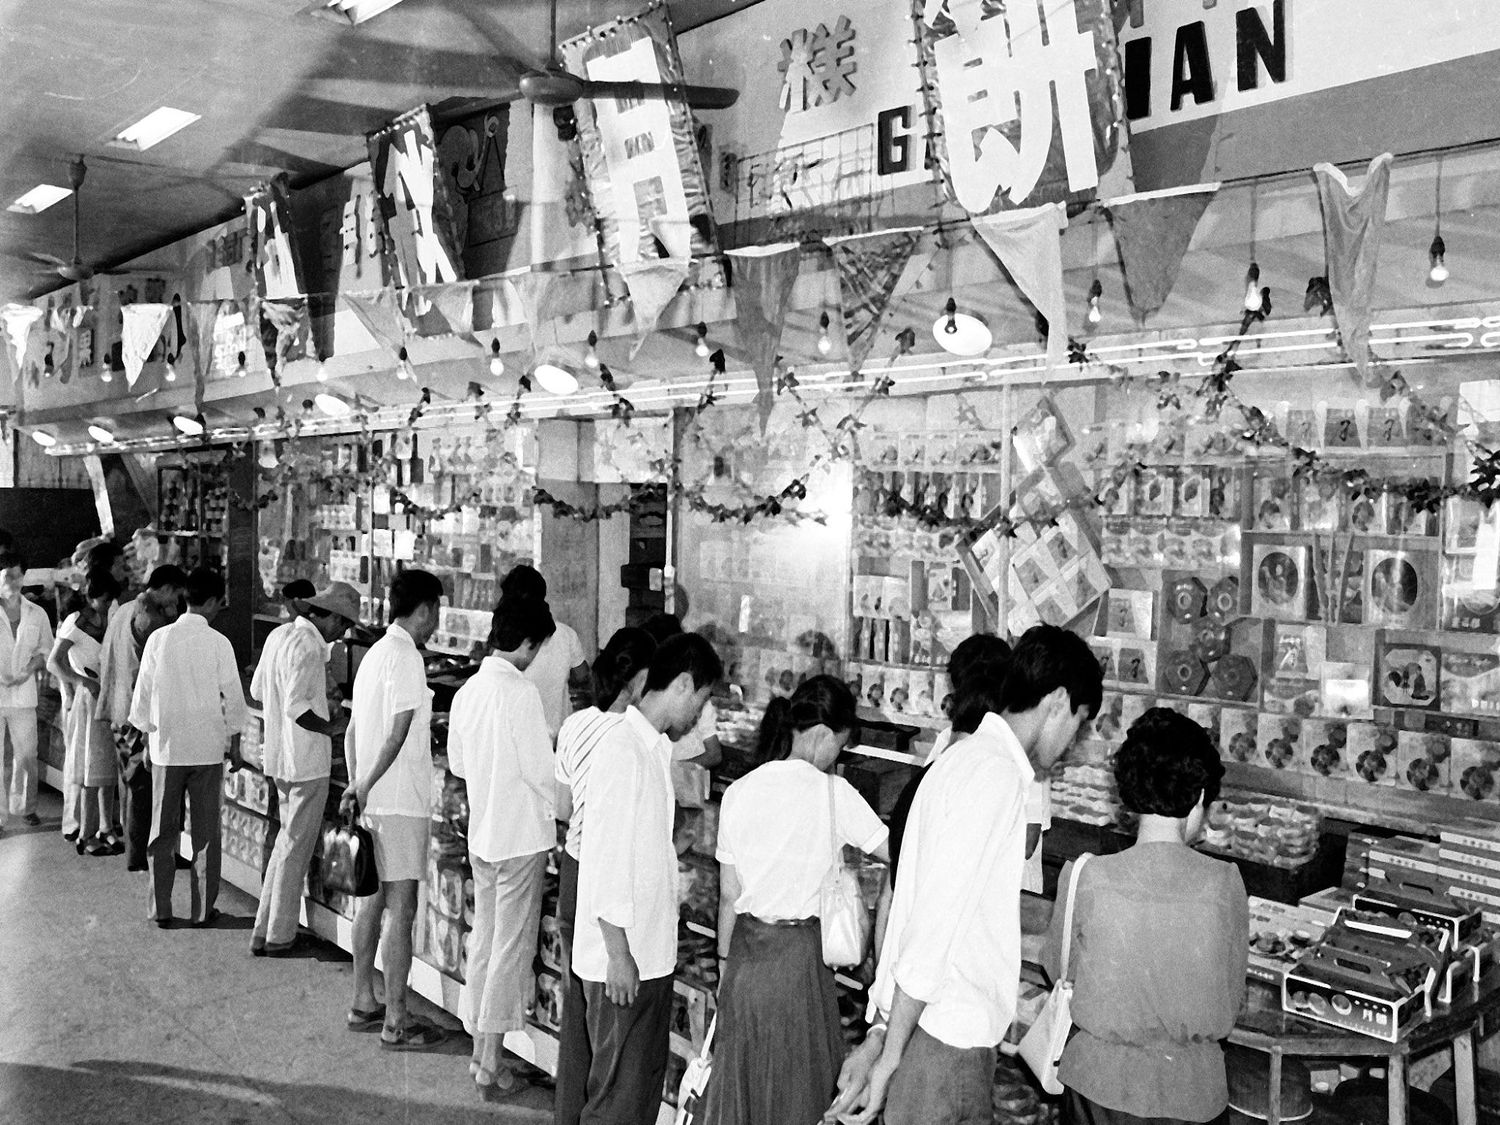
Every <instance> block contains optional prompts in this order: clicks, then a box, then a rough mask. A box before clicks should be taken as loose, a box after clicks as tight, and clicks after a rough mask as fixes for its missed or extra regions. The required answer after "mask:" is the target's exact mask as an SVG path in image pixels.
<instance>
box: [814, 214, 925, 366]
mask: <svg viewBox="0 0 1500 1125" xmlns="http://www.w3.org/2000/svg"><path fill="white" fill-rule="evenodd" d="M921 239H922V232H921V231H920V230H896V231H888V232H883V233H881V234H867V235H856V236H854V237H853V238H843V239H837V240H834V239H829V240H828V243H829V245H830V246H831V247H832V248H833V264H834V266H835V267H837V269H838V271H839V303H840V304H841V305H842V306H843V314H844V341H845V344H846V345H847V347H848V349H849V370H850V371H852V372H854V373H855V374H858V373H859V370H860V368H862V367H863V366H864V363H865V359H866V358H867V357H868V356H869V354H870V349H871V348H872V347H874V346H875V338H876V336H878V335H879V334H880V326H881V324H883V323H884V322H885V319H886V314H887V313H888V312H889V311H890V307H891V302H892V300H893V299H894V298H895V295H896V286H897V283H898V282H900V281H901V279H902V277H903V275H906V273H907V269H906V267H907V263H909V262H910V261H911V259H912V252H913V251H914V250H915V249H916V248H917V243H918V242H920V241H921ZM924 257H929V258H930V257H931V251H930V250H929V251H928V253H927V255H924ZM913 280H915V279H913Z"/></svg>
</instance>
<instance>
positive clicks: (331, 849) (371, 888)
mask: <svg viewBox="0 0 1500 1125" xmlns="http://www.w3.org/2000/svg"><path fill="white" fill-rule="evenodd" d="M318 871H319V875H320V876H321V878H322V881H323V886H324V887H325V888H327V889H328V890H331V891H342V892H343V893H344V894H346V895H354V896H355V897H356V898H364V897H366V896H368V895H372V894H374V893H375V892H376V891H378V890H380V873H379V872H377V871H376V870H375V837H373V836H372V835H370V830H369V829H368V828H366V827H365V826H364V825H362V824H360V823H359V821H358V820H356V819H355V818H353V817H349V818H348V819H347V820H345V821H344V822H343V823H342V824H330V825H328V826H327V827H326V828H324V829H323V859H322V862H321V863H320V865H319V868H318Z"/></svg>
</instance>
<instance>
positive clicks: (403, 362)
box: [396, 346, 417, 381]
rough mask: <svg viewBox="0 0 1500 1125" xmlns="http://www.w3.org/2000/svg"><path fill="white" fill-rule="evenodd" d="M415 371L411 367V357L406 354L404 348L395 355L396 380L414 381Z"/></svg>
mask: <svg viewBox="0 0 1500 1125" xmlns="http://www.w3.org/2000/svg"><path fill="white" fill-rule="evenodd" d="M416 377H417V372H416V369H415V368H413V367H412V365H411V356H410V355H408V354H407V352H406V348H405V346H403V347H402V348H401V350H400V351H398V352H397V353H396V378H398V379H402V380H406V379H411V380H413V381H415V380H416Z"/></svg>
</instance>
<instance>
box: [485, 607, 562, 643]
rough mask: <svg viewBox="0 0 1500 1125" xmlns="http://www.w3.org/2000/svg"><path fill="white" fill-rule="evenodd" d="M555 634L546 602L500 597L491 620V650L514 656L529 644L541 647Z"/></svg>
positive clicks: (555, 630)
mask: <svg viewBox="0 0 1500 1125" xmlns="http://www.w3.org/2000/svg"><path fill="white" fill-rule="evenodd" d="M555 632H557V622H555V621H553V620H552V610H551V609H550V608H549V607H548V605H547V603H546V602H545V601H537V600H535V599H532V598H506V597H502V598H501V599H500V602H499V604H498V605H496V606H495V612H494V613H493V614H492V615H491V617H490V648H492V649H494V650H495V651H496V652H515V651H516V649H518V648H520V647H521V646H522V645H524V644H526V643H527V642H528V641H531V642H535V643H536V644H541V643H542V642H543V641H545V640H546V639H547V638H548V637H550V636H551V635H552V634H553V633H555Z"/></svg>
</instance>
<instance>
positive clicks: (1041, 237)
mask: <svg viewBox="0 0 1500 1125" xmlns="http://www.w3.org/2000/svg"><path fill="white" fill-rule="evenodd" d="M970 222H971V223H973V225H974V229H975V230H976V231H978V232H979V235H980V237H981V238H983V239H984V241H985V245H986V246H988V247H989V248H990V249H991V250H992V251H993V252H994V254H995V257H997V258H999V259H1000V264H1001V265H1002V266H1004V267H1005V272H1006V273H1008V274H1010V279H1011V280H1012V281H1014V282H1015V283H1016V288H1018V289H1019V290H1020V291H1021V292H1022V293H1024V294H1025V295H1026V299H1027V300H1028V301H1030V302H1031V303H1032V305H1034V306H1035V307H1036V311H1037V312H1039V313H1041V314H1042V316H1044V317H1045V318H1046V320H1047V373H1048V374H1049V375H1050V374H1051V373H1052V372H1053V371H1055V370H1057V369H1058V368H1059V367H1061V366H1062V365H1063V364H1064V363H1065V362H1066V361H1067V358H1068V319H1067V318H1068V306H1067V299H1066V298H1065V297H1064V295H1063V269H1062V232H1063V229H1064V228H1065V227H1066V226H1067V225H1068V216H1067V213H1066V211H1064V209H1063V207H1062V206H1061V205H1060V204H1056V203H1049V204H1047V205H1046V206H1044V207H1028V208H1027V209H1026V210H1024V211H1011V212H1007V213H1005V214H999V215H975V216H973V217H972V218H971V219H970Z"/></svg>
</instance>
